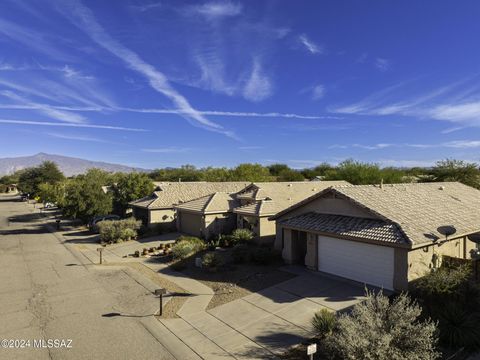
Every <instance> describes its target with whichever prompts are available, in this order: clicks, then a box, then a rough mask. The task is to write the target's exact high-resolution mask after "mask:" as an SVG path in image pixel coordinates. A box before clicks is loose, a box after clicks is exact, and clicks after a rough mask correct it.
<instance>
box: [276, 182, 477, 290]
mask: <svg viewBox="0 0 480 360" xmlns="http://www.w3.org/2000/svg"><path fill="white" fill-rule="evenodd" d="M270 219H271V220H274V221H276V227H277V231H276V234H277V236H276V239H275V248H277V249H278V250H281V251H282V255H283V258H284V259H285V261H286V262H288V263H298V264H305V265H306V266H307V267H309V268H310V269H314V270H318V271H321V272H325V273H329V274H333V275H337V276H340V277H344V278H348V279H351V280H354V281H358V282H362V283H366V284H370V285H375V286H378V287H383V288H385V289H389V290H405V289H407V286H408V282H409V281H412V280H414V279H416V278H418V277H421V276H423V275H424V274H425V273H426V272H428V271H429V270H431V269H433V268H435V267H438V266H439V265H440V262H441V258H442V255H448V256H452V257H458V258H463V259H468V258H470V257H471V252H472V251H475V249H476V244H475V243H473V242H471V241H470V240H468V238H467V235H469V234H473V233H477V232H479V231H480V191H479V190H476V189H474V188H471V187H468V186H466V185H463V184H460V183H455V182H448V183H417V184H396V185H378V186H376V185H359V186H353V185H350V186H335V187H334V188H329V189H325V190H324V191H321V192H319V193H316V194H315V195H313V196H311V197H309V198H308V199H305V200H303V201H301V202H300V203H298V204H296V205H293V206H291V207H289V208H287V209H285V210H283V211H281V212H279V213H278V214H276V215H275V216H273V217H271V218H270ZM445 228H447V229H448V231H445V230H444V229H445ZM452 228H454V229H455V230H454V231H452ZM452 232H454V233H452ZM446 234H447V235H448V236H447V235H446Z"/></svg>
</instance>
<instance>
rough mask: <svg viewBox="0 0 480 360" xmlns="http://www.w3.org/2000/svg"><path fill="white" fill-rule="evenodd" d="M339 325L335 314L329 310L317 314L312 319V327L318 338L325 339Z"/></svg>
mask: <svg viewBox="0 0 480 360" xmlns="http://www.w3.org/2000/svg"><path fill="white" fill-rule="evenodd" d="M336 324H337V317H336V316H335V313H334V312H332V311H330V310H328V309H321V310H320V311H318V312H316V313H315V315H314V316H313V319H312V326H313V329H314V331H315V333H316V335H317V336H320V337H324V336H326V335H328V334H330V333H331V332H332V331H333V329H335V325H336Z"/></svg>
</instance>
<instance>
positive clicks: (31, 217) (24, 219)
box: [9, 213, 42, 223]
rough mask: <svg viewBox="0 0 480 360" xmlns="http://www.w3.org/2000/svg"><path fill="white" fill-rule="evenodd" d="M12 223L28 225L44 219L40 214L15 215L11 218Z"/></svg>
mask: <svg viewBox="0 0 480 360" xmlns="http://www.w3.org/2000/svg"><path fill="white" fill-rule="evenodd" d="M9 219H10V222H11V223H13V222H16V223H28V222H34V221H36V220H40V219H42V215H41V214H39V213H31V214H22V215H14V216H10V217H9Z"/></svg>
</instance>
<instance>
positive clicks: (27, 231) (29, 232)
mask: <svg viewBox="0 0 480 360" xmlns="http://www.w3.org/2000/svg"><path fill="white" fill-rule="evenodd" d="M48 232H49V231H48V230H47V229H45V228H44V227H43V226H37V227H34V228H29V229H12V230H0V235H39V234H46V233H48Z"/></svg>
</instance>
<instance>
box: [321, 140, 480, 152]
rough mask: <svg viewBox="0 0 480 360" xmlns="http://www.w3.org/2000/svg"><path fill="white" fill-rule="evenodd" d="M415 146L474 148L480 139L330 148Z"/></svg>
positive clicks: (423, 147) (336, 147)
mask: <svg viewBox="0 0 480 360" xmlns="http://www.w3.org/2000/svg"><path fill="white" fill-rule="evenodd" d="M392 147H396V148H415V149H431V148H455V149H473V148H480V140H453V141H445V142H442V143H430V144H419V143H401V144H388V143H379V144H372V145H369V144H335V145H331V146H329V149H348V148H359V149H365V150H382V149H387V148H392Z"/></svg>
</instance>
